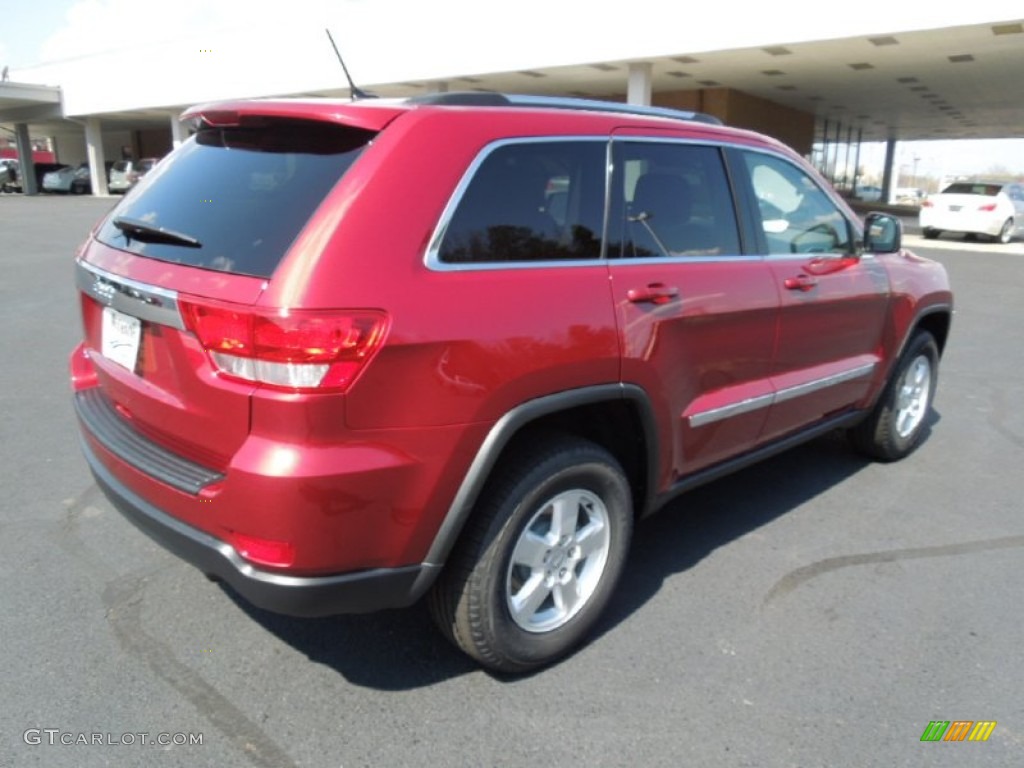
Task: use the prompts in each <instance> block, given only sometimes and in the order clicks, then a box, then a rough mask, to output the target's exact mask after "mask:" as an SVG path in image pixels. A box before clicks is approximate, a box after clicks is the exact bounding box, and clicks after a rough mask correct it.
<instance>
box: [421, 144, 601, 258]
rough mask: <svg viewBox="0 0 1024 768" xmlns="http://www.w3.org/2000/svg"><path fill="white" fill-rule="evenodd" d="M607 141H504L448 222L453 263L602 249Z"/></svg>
mask: <svg viewBox="0 0 1024 768" xmlns="http://www.w3.org/2000/svg"><path fill="white" fill-rule="evenodd" d="M605 152H606V145H605V143H604V142H602V141H551V142H547V141H545V142H521V143H511V144H504V145H501V146H498V147H496V148H495V149H494V150H493V151H491V152H490V153H488V154H487V155H486V157H484V159H483V161H482V162H481V163H480V165H479V167H478V168H477V170H476V172H475V173H474V174H473V177H472V179H471V180H470V182H469V184H468V185H467V186H466V189H465V192H464V193H463V195H462V196H461V198H460V199H459V202H458V205H457V207H456V209H455V212H454V214H453V215H452V217H451V220H450V221H449V223H448V226H447V227H446V228H445V231H444V234H443V237H442V240H441V244H440V248H439V256H440V259H441V261H444V262H447V263H456V264H458V263H473V262H508V261H525V262H531V261H534V262H535V261H558V260H565V259H596V258H600V256H601V227H602V221H603V210H604V188H605V181H604V167H605Z"/></svg>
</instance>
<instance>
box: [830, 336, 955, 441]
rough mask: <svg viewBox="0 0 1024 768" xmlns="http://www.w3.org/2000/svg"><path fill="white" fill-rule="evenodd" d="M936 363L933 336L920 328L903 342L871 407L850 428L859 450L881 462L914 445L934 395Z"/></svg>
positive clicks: (918, 437)
mask: <svg viewBox="0 0 1024 768" xmlns="http://www.w3.org/2000/svg"><path fill="white" fill-rule="evenodd" d="M938 365H939V348H938V345H937V344H936V343H935V338H934V337H933V336H932V335H931V334H930V333H928V332H927V331H920V332H919V333H917V334H916V335H915V336H914V337H913V338H912V339H911V340H910V343H909V344H907V348H906V349H905V350H904V351H903V354H902V355H901V356H900V359H899V362H898V363H897V364H896V369H895V370H894V371H893V373H892V378H891V379H890V380H889V383H888V384H887V385H886V387H885V390H884V391H883V392H882V396H881V397H880V398H879V400H878V403H877V404H876V405H875V407H874V409H873V410H872V411H871V413H870V414H869V415H868V417H867V418H866V419H865V420H864V421H863V422H861V423H860V424H858V425H857V426H856V427H853V428H852V429H851V430H850V432H849V435H850V439H851V441H852V442H853V444H854V446H855V447H856V448H857V449H858V450H859V451H861V452H862V453H864V454H866V455H867V456H870V457H871V458H874V459H879V460H881V461H896V460H897V459H902V458H903V457H904V456H907V455H908V454H910V453H911V452H912V451H913V450H914V449H915V448H916V447H917V446H918V444H919V443H920V442H921V438H922V437H923V436H924V432H925V427H926V421H927V416H928V413H929V411H930V410H931V405H932V399H933V398H934V396H935V385H936V383H937V380H938Z"/></svg>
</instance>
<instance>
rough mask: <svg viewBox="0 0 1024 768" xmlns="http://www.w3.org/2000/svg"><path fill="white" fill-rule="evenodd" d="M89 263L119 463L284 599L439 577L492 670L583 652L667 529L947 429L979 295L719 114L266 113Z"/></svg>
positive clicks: (99, 462) (228, 127) (274, 104)
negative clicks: (848, 448)
mask: <svg viewBox="0 0 1024 768" xmlns="http://www.w3.org/2000/svg"><path fill="white" fill-rule="evenodd" d="M184 117H185V118H186V119H189V120H192V121H193V122H194V125H195V128H196V133H195V135H194V136H193V137H192V138H190V139H189V140H188V141H187V142H185V143H184V144H183V145H182V146H181V147H180V148H179V149H177V150H176V151H175V152H174V153H173V154H171V155H170V156H168V157H167V158H166V159H165V160H164V161H162V162H161V163H160V165H158V166H157V167H156V168H155V169H154V170H153V172H152V173H150V174H149V175H148V176H147V177H146V178H145V179H144V180H143V181H142V182H140V184H139V185H138V186H137V187H136V188H135V189H133V190H132V191H131V192H130V193H129V194H128V195H127V197H126V198H125V199H124V200H123V201H121V202H120V204H119V205H118V206H117V207H116V208H115V209H114V210H113V212H112V213H111V214H110V215H108V216H107V217H106V219H105V220H104V221H102V222H101V223H100V224H99V225H97V227H96V229H95V230H94V231H93V232H92V233H91V235H90V237H89V238H88V241H87V242H86V243H85V245H84V246H83V247H82V249H81V252H80V254H79V256H78V259H77V264H76V270H77V282H78V286H79V288H80V290H81V303H82V319H83V323H84V342H83V343H82V344H81V345H80V346H79V347H78V348H77V349H76V350H75V351H74V353H73V354H72V357H71V378H72V385H73V388H74V403H75V408H76V411H77V414H78V418H79V421H80V424H81V429H82V433H83V436H84V441H83V445H84V450H85V455H86V458H87V459H88V462H89V465H90V467H91V468H92V471H93V473H94V474H95V476H96V479H97V482H98V483H99V485H100V486H101V487H102V488H103V489H104V491H105V492H106V493H107V495H108V496H109V497H110V499H111V501H112V502H113V503H114V504H115V505H116V506H117V507H118V508H119V509H120V510H121V511H122V512H123V513H124V514H125V515H126V516H127V517H128V518H129V519H130V520H132V521H133V522H134V523H135V524H136V525H138V526H139V527H140V528H142V529H143V530H144V531H146V532H147V533H148V534H150V535H151V536H153V537H154V538H155V539H157V540H158V541H159V542H161V543H162V544H164V545H165V546H166V547H167V548H169V549H171V550H173V551H174V552H176V553H177V554H179V555H180V556H182V557H184V558H185V559H186V560H188V561H190V562H191V563H193V564H194V565H196V566H197V567H198V568H200V569H202V570H203V571H204V572H206V573H207V574H209V575H211V576H213V577H215V578H218V579H221V580H223V581H225V582H227V583H228V584H229V585H231V587H233V588H234V589H235V590H236V591H237V592H239V593H240V594H241V595H243V596H244V597H245V598H247V599H248V600H249V601H251V602H252V603H254V604H256V605H259V606H261V607H263V608H267V609H270V610H273V611H279V612H283V613H288V614H293V615H299V616H313V615H323V614H329V613H336V612H360V611H370V610H376V609H381V608H391V607H397V606H405V605H409V604H411V603H413V602H414V601H416V600H418V599H419V598H421V597H423V596H425V595H426V596H428V600H429V604H430V607H431V609H432V612H433V614H434V616H435V618H436V620H437V623H438V625H439V626H440V628H441V629H442V630H443V631H444V632H445V633H446V634H447V635H448V636H449V637H450V638H451V639H452V640H453V641H454V642H455V643H457V644H458V645H459V646H460V647H461V648H462V649H463V650H464V651H466V652H467V653H468V654H470V655H471V656H472V657H474V658H475V659H477V660H478V661H479V662H480V663H482V664H483V665H485V666H487V667H490V668H492V669H497V670H504V671H522V670H526V669H530V668H533V667H536V666H539V665H542V664H545V663H547V662H550V661H551V660H553V659H555V658H558V657H559V656H561V655H563V654H565V653H567V652H568V651H569V650H570V649H572V648H573V647H574V646H575V645H576V644H577V643H579V642H580V641H581V640H582V639H583V637H584V636H585V635H586V633H587V631H588V629H589V628H590V627H591V626H592V625H593V624H594V622H595V620H596V619H597V617H598V615H599V614H600V613H601V610H602V609H603V608H604V607H605V605H606V604H607V602H608V599H609V596H610V595H611V593H612V590H613V588H614V585H615V582H616V580H617V579H618V577H619V574H620V572H621V570H622V567H623V564H624V561H625V559H626V554H627V551H628V549H629V542H630V533H631V530H632V527H633V524H634V521H635V520H636V519H637V518H639V517H641V516H643V515H645V514H647V513H649V512H652V511H653V510H655V509H657V508H658V507H660V506H662V505H664V504H665V503H666V502H667V501H668V500H670V499H672V498H673V497H675V496H676V495H677V494H679V493H681V492H683V491H685V490H687V489H689V488H693V487H694V486H696V485H698V484H700V483H703V482H706V481H708V480H711V479H714V478H717V477H719V476H721V475H723V474H725V473H727V472H730V471H732V470H734V469H736V468H738V467H742V466H744V465H747V464H749V463H751V462H753V461H756V460H758V459H760V458H763V457H765V456H767V455H770V454H773V453H776V452H778V451H780V450H783V449H785V448H788V447H790V446H792V445H795V444H796V443H798V442H801V441H804V440H808V439H811V438H814V437H815V436H818V435H822V434H823V433H825V432H828V431H831V430H835V429H840V428H841V429H846V430H849V433H850V435H851V437H852V441H853V443H854V444H855V445H856V446H857V447H858V448H859V449H861V450H863V451H865V452H866V453H868V454H870V455H872V456H874V457H877V458H879V459H882V460H892V459H898V458H900V457H902V456H904V455H906V454H907V453H909V452H910V451H911V450H913V449H914V447H915V446H916V445H917V444H918V442H919V441H920V440H921V438H922V436H923V435H924V433H925V432H926V430H927V426H928V424H929V407H930V403H931V401H932V396H933V393H934V391H935V384H936V373H937V366H938V361H939V356H940V353H941V352H942V349H943V347H944V345H945V343H946V338H947V335H948V333H949V327H950V317H951V312H952V294H951V292H950V289H949V284H948V280H947V276H946V273H945V271H944V270H943V268H942V267H941V266H940V265H938V264H936V263H933V262H931V261H928V260H926V259H923V258H919V257H917V256H914V255H913V254H911V253H909V252H907V251H905V250H903V249H902V247H901V244H900V237H901V230H900V225H899V222H898V221H897V220H896V219H894V218H892V217H889V216H885V215H882V214H871V215H869V216H868V217H867V219H866V221H865V223H864V225H863V226H862V224H861V223H860V222H859V221H858V219H857V217H856V216H855V215H854V214H853V213H852V212H851V211H850V210H849V209H848V208H847V207H846V206H845V204H844V203H843V201H842V200H841V199H840V198H839V197H838V196H836V195H835V194H834V193H833V191H832V190H831V189H830V188H829V187H828V186H827V185H826V184H825V183H824V182H823V181H822V180H821V179H820V178H819V176H818V175H817V174H816V173H815V172H814V171H813V170H812V169H811V168H810V167H809V166H808V165H807V164H806V163H805V162H804V161H803V160H802V159H801V158H800V157H798V156H797V155H796V154H794V153H793V152H792V151H790V150H789V149H787V148H786V147H784V146H782V145H780V144H779V143H778V142H776V141H774V140H771V139H768V138H766V137H764V136H759V135H756V134H753V133H749V132H746V131H740V130H734V129H730V128H727V127H723V126H721V125H719V124H717V121H716V120H714V119H713V118H708V117H707V116H704V115H700V114H693V113H680V112H675V111H669V110H659V109H637V108H632V107H628V106H626V105H622V104H611V103H607V104H606V103H600V102H588V101H579V100H561V99H552V98H540V97H516V96H502V95H497V94H443V95H438V96H434V97H424V98H416V99H409V100H404V101H387V100H369V99H368V100H363V101H358V102H355V103H348V102H345V103H341V102H336V101H317V100H308V101H245V102H241V101H240V102H230V103H220V104H214V105H206V106H202V107H196V108H194V109H192V110H190V111H188V112H186V114H185V116H184Z"/></svg>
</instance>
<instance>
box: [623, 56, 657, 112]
mask: <svg viewBox="0 0 1024 768" xmlns="http://www.w3.org/2000/svg"><path fill="white" fill-rule="evenodd" d="M651 71H652V70H651V64H650V62H646V61H640V62H633V63H632V64H630V65H629V85H628V88H627V90H626V101H627V102H628V103H630V104H637V105H639V106H643V107H649V106H651V80H652V76H651Z"/></svg>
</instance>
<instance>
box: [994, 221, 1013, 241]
mask: <svg viewBox="0 0 1024 768" xmlns="http://www.w3.org/2000/svg"><path fill="white" fill-rule="evenodd" d="M993 239H994V240H996V241H997V242H1000V243H1002V244H1003V245H1006V244H1007V243H1008V242H1010V240H1012V239H1013V219H1012V218H1010V219H1007V220H1006V221H1004V222H1003V228H1002V229H1000V230H999V234H998V235H996V236H995V238H993Z"/></svg>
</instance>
